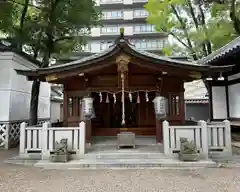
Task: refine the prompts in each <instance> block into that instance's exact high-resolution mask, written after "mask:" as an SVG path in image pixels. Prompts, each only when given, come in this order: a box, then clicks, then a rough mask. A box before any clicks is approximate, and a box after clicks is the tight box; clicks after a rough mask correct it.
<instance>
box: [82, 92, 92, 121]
mask: <svg viewBox="0 0 240 192" xmlns="http://www.w3.org/2000/svg"><path fill="white" fill-rule="evenodd" d="M83 115H84V117H85V118H86V119H91V118H92V117H93V116H94V110H93V98H91V97H84V98H83Z"/></svg>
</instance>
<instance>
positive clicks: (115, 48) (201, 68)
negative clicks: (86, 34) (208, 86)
mask: <svg viewBox="0 0 240 192" xmlns="http://www.w3.org/2000/svg"><path fill="white" fill-rule="evenodd" d="M120 53H126V54H128V55H130V56H133V57H135V58H137V59H139V60H143V61H146V62H150V63H152V64H161V65H165V66H170V67H175V68H183V69H190V70H194V71H198V72H206V71H209V70H214V71H215V70H226V69H230V68H232V66H221V67H219V66H210V65H204V64H201V63H197V62H189V61H183V60H177V59H172V58H170V57H166V56H159V55H156V54H153V53H150V52H146V51H141V50H138V49H136V48H135V47H134V46H133V45H132V44H131V43H130V42H129V41H128V39H125V37H124V36H123V34H121V35H120V37H119V38H118V39H117V40H116V41H115V44H114V45H112V46H111V47H109V48H108V49H106V50H105V51H102V52H100V53H96V54H94V55H91V56H88V57H85V58H82V59H79V60H76V61H72V62H68V63H64V64H59V65H53V66H50V67H46V68H39V69H36V70H16V71H17V73H18V74H21V75H25V76H28V77H35V78H36V77H38V76H44V75H47V74H50V73H58V72H63V71H69V70H75V69H80V70H81V69H84V68H85V67H91V66H94V65H95V64H99V62H100V61H104V60H106V59H108V58H111V57H112V56H115V55H116V56H117V55H118V54H120Z"/></svg>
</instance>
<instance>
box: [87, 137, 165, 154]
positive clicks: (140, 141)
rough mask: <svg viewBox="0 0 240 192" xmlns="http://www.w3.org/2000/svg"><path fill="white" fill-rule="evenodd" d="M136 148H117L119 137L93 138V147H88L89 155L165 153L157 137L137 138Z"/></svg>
mask: <svg viewBox="0 0 240 192" xmlns="http://www.w3.org/2000/svg"><path fill="white" fill-rule="evenodd" d="M135 143H136V147H135V148H134V149H133V148H120V149H118V148H117V146H118V144H117V137H93V138H92V145H91V146H89V147H88V149H87V153H89V154H92V153H93V154H95V153H108V154H110V153H115V154H122V153H126V155H128V154H132V153H143V154H144V153H147V154H149V153H164V151H163V145H162V144H161V143H159V144H157V143H156V137H154V136H153V137H152V136H136V138H135Z"/></svg>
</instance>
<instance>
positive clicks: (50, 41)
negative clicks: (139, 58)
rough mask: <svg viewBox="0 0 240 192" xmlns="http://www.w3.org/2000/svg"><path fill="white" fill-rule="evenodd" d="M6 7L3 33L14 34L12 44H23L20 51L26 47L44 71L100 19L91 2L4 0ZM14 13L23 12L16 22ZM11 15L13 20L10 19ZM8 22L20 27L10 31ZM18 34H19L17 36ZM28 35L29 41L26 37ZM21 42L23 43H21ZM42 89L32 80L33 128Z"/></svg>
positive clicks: (37, 82)
mask: <svg viewBox="0 0 240 192" xmlns="http://www.w3.org/2000/svg"><path fill="white" fill-rule="evenodd" d="M26 4H27V6H26ZM4 5H5V6H8V9H7V12H6V10H5V16H4V17H3V19H2V22H0V27H1V30H2V31H4V32H5V33H6V34H8V37H11V34H12V33H11V31H14V33H13V35H12V37H13V39H14V41H15V42H17V43H13V45H14V44H17V45H21V46H17V48H22V46H25V47H26V48H27V49H28V51H29V53H31V54H32V55H34V56H35V58H37V57H39V58H41V65H40V66H39V67H41V68H43V67H48V66H49V61H50V59H51V57H54V56H55V55H56V54H59V53H60V54H61V53H63V52H67V51H71V50H73V49H74V48H75V47H76V46H77V45H79V44H80V45H81V44H83V43H84V37H85V36H86V35H87V34H88V33H89V32H90V29H91V27H92V26H94V25H97V24H98V21H99V18H100V12H99V11H98V10H97V8H96V7H95V2H94V1H91V0H38V1H35V4H33V3H32V2H31V1H29V0H25V1H23V0H5V4H4ZM29 7H31V9H29ZM1 9H2V8H1V7H0V13H2V11H3V10H1ZM3 12H4V11H3ZM15 12H21V17H19V15H18V14H17V16H18V17H17V19H16V22H15V21H14V19H13V18H15V16H14V13H15ZM23 15H24V16H23ZM9 16H11V18H12V19H8V18H9ZM7 23H8V24H9V23H12V24H14V25H16V26H18V27H17V28H16V27H15V28H14V29H11V27H10V28H9V26H8V24H7ZM1 24H2V25H1ZM14 25H13V26H14ZM19 29H20V30H19ZM16 31H18V32H19V33H15V32H16ZM23 31H24V33H23ZM16 34H18V35H16ZM26 36H27V37H28V38H25V37H26ZM21 39H23V40H24V41H20V40H21ZM14 41H13V42H14ZM39 88H40V82H39V81H37V80H35V81H33V84H32V92H31V103H30V124H31V125H34V124H36V123H37V110H38V98H39Z"/></svg>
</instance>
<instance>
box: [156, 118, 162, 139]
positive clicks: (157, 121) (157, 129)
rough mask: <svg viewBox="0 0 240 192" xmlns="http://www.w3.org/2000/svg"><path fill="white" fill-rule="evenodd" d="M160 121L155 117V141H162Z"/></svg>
mask: <svg viewBox="0 0 240 192" xmlns="http://www.w3.org/2000/svg"><path fill="white" fill-rule="evenodd" d="M162 129H163V128H162V123H161V121H160V120H157V119H156V140H157V143H162V142H163V131H162Z"/></svg>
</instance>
